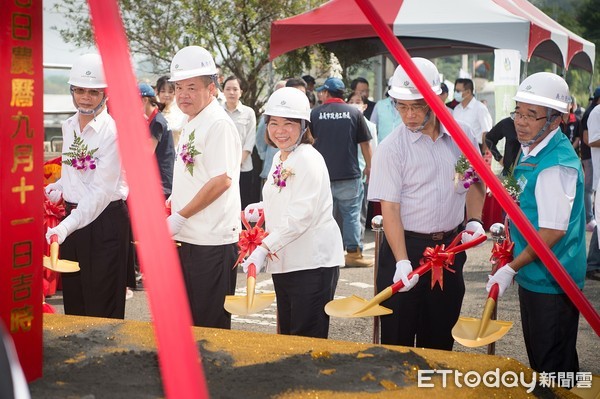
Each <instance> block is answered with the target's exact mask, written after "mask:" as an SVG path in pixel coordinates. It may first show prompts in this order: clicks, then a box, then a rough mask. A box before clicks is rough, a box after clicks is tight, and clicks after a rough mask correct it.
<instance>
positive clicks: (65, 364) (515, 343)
mask: <svg viewBox="0 0 600 399" xmlns="http://www.w3.org/2000/svg"><path fill="white" fill-rule="evenodd" d="M589 238H590V236H589V234H588V237H587V239H588V241H589ZM366 242H367V244H366V248H367V250H366V251H365V252H366V253H372V252H373V245H372V242H373V234H372V233H371V232H369V233H368V234H367V239H366ZM491 246H492V243H491V241H489V240H488V242H487V243H485V244H484V245H482V246H481V247H478V248H475V249H473V250H470V252H469V260H468V262H467V264H466V266H465V273H464V277H465V282H466V286H467V293H466V295H465V299H464V302H463V311H462V314H463V315H465V316H471V317H480V315H481V312H482V310H483V304H484V302H485V296H486V295H485V294H486V293H485V290H484V286H485V281H486V278H487V274H488V273H489V268H490V266H489V256H490V250H491ZM372 282H373V269H372V268H371V269H346V268H345V269H341V275H340V281H339V283H338V288H337V291H336V297H345V296H349V295H358V296H360V297H363V298H366V299H369V298H371V297H372V296H373V284H372ZM257 289H258V290H259V292H261V290H262V291H272V289H273V287H272V281H271V280H270V276H269V275H267V274H261V275H260V276H259V279H258V284H257ZM516 291H517V290H516V287H511V288H510V289H509V290H507V293H506V294H505V295H504V297H503V298H501V300H500V302H499V313H498V318H499V319H500V320H507V321H513V322H514V325H513V327H512V329H511V330H510V331H509V332H508V333H507V334H506V336H505V337H504V338H503V339H501V340H500V341H498V343H497V345H496V355H497V356H496V357H488V356H481V355H470V356H476V357H475V358H469V359H485V361H487V362H491V363H488V364H487V365H485V366H482V367H483V368H484V369H486V370H490V369H491V368H493V367H492V366H490V364H493V365H496V364H498V365H499V364H502V362H505V361H510V362H514V363H511V366H510V367H512V368H514V367H524V366H527V365H528V361H527V355H526V352H525V348H524V344H523V338H522V332H521V326H520V318H519V308H518V296H517V292H516ZM236 293H237V294H239V295H243V294H244V293H245V281H244V275H242V274H239V275H238V290H237V291H236ZM584 294H585V296H586V297H587V298H588V299H589V300H590V302H591V303H592V306H593V307H594V308H595V309H596V311H599V310H600V282H599V281H593V280H586V286H585V289H584ZM49 302H50V303H51V304H53V305H54V306H56V308H57V310H58V312H59V313H62V306H61V305H62V297H61V296H60V293H59V294H58V295H56V296H54V297H53V298H50V299H49ZM275 311H276V309H275V306H274V305H272V306H271V307H270V308H268V309H266V310H265V311H263V312H261V314H258V315H252V316H244V317H238V316H235V317H234V318H233V330H237V331H233V332H229V333H237V334H244V333H247V334H250V336H251V337H255V336H256V337H260V338H256V339H257V340H259V339H266V340H267V341H268V342H269V343H270V344H271V343H273V342H277V341H278V340H280V339H282V338H281V336H278V335H276V334H275V331H276V329H275V328H276V327H275V326H276V321H275ZM90 320H96V319H90ZM126 320H138V321H150V320H151V317H150V313H149V310H148V306H147V293H146V292H145V291H143V290H140V291H135V293H134V297H133V298H132V299H130V300H128V301H127V306H126ZM372 323H373V321H372V319H371V318H355V319H340V318H332V319H331V323H330V340H340V341H345V342H346V343H345V344H342V345H341V346H340V345H339V344H338V347H337V348H340V347H345V351H342V352H346V350H349V351H350V352H349V353H335V352H336V351H332V353H333V355H332V356H330V357H322V358H319V359H315V357H314V356H313V355H311V352H310V351H307V350H300V351H298V353H295V354H293V355H291V356H287V357H285V358H281V359H280V358H277V359H275V358H274V359H271V360H273V361H269V362H259V363H253V364H245V365H240V358H245V357H244V356H238V357H235V356H233V355H232V354H231V353H230V352H229V350H217V349H216V348H215V345H214V344H209V340H207V339H199V340H198V341H197V342H198V348H199V351H200V353H201V356H202V359H203V365H204V369H205V373H206V376H207V380H208V386H209V389H210V393H211V397H213V398H233V397H236V398H239V397H244V398H270V397H279V398H285V397H294V396H293V395H292V394H291V393H290V392H292V391H294V390H295V391H296V392H298V391H300V392H309V393H310V392H312V394H306V395H302V396H298V397H326V398H329V397H348V398H354V397H357V396H360V397H394V398H396V397H422V396H431V391H428V390H423V389H421V390H420V391H414V392H413V391H411V390H406V389H403V390H402V391H390V390H388V388H385V386H384V385H382V383H381V381H389V382H390V384H393V385H391V386H392V387H393V386H396V387H403V388H404V387H406V386H411V385H410V384H411V383H413V385H414V376H413V380H410V378H409V377H410V370H411V369H412V368H413V367H418V368H421V369H423V368H432V367H435V366H437V367H439V366H440V363H445V361H444V360H442V361H439V360H438V361H437V362H432V360H431V358H430V356H427V355H425V356H423V354H422V353H420V352H418V351H414V352H404V353H399V352H397V351H395V350H394V351H390V350H389V349H386V348H385V347H370V346H369V347H368V349H364V348H363V347H361V349H356V350H354V351H352V350H351V349H352V348H354V347H355V345H363V344H358V343H370V342H371V341H372ZM91 324H94V323H91ZM139 324H144V325H146V323H139ZM127 328H129V327H127ZM127 328H125V327H119V326H118V325H114V324H110V325H107V326H100V327H98V328H96V329H95V330H91V331H88V332H86V333H83V332H81V331H80V330H77V329H73V328H71V329H67V330H65V331H62V330H60V331H59V329H57V328H54V327H53V328H52V329H51V330H48V329H46V331H45V347H44V350H45V352H44V356H45V360H44V377H43V378H42V379H40V380H38V381H36V382H34V383H32V384H31V385H30V389H31V392H32V397H33V398H86V399H92V398H104V397H106V398H157V397H162V396H163V395H164V393H163V391H162V385H161V381H160V373H159V369H158V363H157V355H156V351H155V349H154V348H153V336H152V331H151V329H146V330H145V331H146V332H145V333H144V338H143V339H140V338H135V339H134V338H131V337H130V338H128V339H127V340H126V341H127V344H124V343H123V342H122V341H123V339H124V338H123V337H124V336H127V335H128V334H129V332H128V331H124V329H125V330H126V329H127ZM198 330H203V329H198ZM255 332H258V333H260V334H258V335H252V334H254V333H255ZM138 334H139V333H138ZM213 335H214V334H212V335H211V336H213ZM135 336H136V337H138V335H135ZM244 337H245V336H244ZM285 338H287V339H290V337H285ZM292 338H296V337H292ZM132 339H134V340H136V341H137V342H131V341H132ZM230 339H231V338H228V340H230ZM240 340H243V341H246V338H240ZM142 341H143V342H142ZM146 341H147V342H150V344H147V343H145V342H146ZM316 341H319V342H320V341H324V342H328V341H325V340H316ZM237 342H238V343H239V344H236V343H234V344H233V346H241V341H237ZM230 345H231V344H230ZM283 345H284V347H285V345H286V344H285V343H284V344H283ZM310 345H315V344H314V343H313V342H312V341H311V343H310ZM310 345H309V346H310ZM349 348H350V349H349ZM236 350H240V348H236ZM252 350H253V352H251V353H253V354H256V353H257V352H261V351H264V353H263V352H261V355H265V354H266V353H268V352H270V351H276V350H277V349H276V348H275V347H274V346H271V345H267V346H265V347H264V348H262V350H261V351H259V350H256V349H252ZM361 350H368V351H369V352H367V355H369V356H366V357H364V358H361V359H360V361H357V359H356V356H357V352H359V351H361ZM454 350H455V351H456V352H467V353H469V354H485V353H486V352H487V348H486V347H482V348H474V349H470V348H465V347H462V346H460V345H459V344H455V347H454ZM284 351H285V350H284ZM434 352H438V353H441V355H439V356H440V358H441V359H454V358H455V356H454V355H453V353H452V352H442V351H434ZM578 352H579V358H580V368H581V370H582V371H589V372H592V373H594V374H596V375H600V361H599V360H598V353H600V339H599V338H598V336H597V335H596V334H595V332H594V331H593V330H592V329H591V327H590V326H589V324H588V323H587V321H586V320H585V319H584V318H583V317H581V318H580V329H579V336H578ZM371 355H372V356H371ZM252 356H253V355H251V356H250V357H252ZM65 359H66V360H65ZM363 359H364V360H363ZM511 359H515V360H516V361H518V362H520V364H519V363H517V362H515V361H514V360H511ZM477 361H480V360H477ZM473 362H474V363H473V364H475V363H476V361H473ZM446 363H447V364H448V366H449V367H454V366H452V364H451V362H450V361H449V360H448V362H446ZM391 365H393V366H391ZM515 365H517V366H515ZM494 367H495V366H494ZM322 370H326V371H327V370H335V372H334V373H332V374H331V375H329V376H328V377H327V378H325V377H324V374H321V371H322ZM369 372H371V373H372V374H373V375H375V376H376V378H375V381H374V382H373V384H370V385H369V384H368V383H366V382H365V381H362V377H364V376H365V375H367V374H368V373H369ZM315 375H316V376H317V378H314V376H315ZM309 376H312V377H311V378H309ZM368 379H369V378H368V377H367V380H368ZM411 381H412V382H411ZM257 387H260V389H258V388H257ZM286 387H287V390H289V391H290V392H287V390H286ZM335 387H338V388H337V389H338V391H340V392H342V393H343V394H344V395H347V396H337V395H333V393H331V392H332V391H329V390H331V389H335ZM323 390H327V392H330V393H329V394H327V395H322V394H321V395H320V396H319V394H318V392H321V393H322V392H323ZM286 392H287V394H286ZM340 392H338V394H342V393H340ZM400 392H403V394H402V395H400ZM411 392H412V393H411ZM428 392H429V393H428ZM409 393H411V394H409ZM471 394H473V396H472V397H489V396H492V395H493V396H497V397H507V395H504V394H500V393H499V392H493V393H492V392H488V394H490V395H489V396H488V395H483V396H482V395H481V392H477V391H473V390H454V391H452V390H450V391H445V392H444V394H443V396H444V397H456V396H461V397H469V396H470V395H471ZM498 394H500V395H499V396H498ZM286 395H288V396H286ZM371 395H372V396H371ZM404 395H408V396H404ZM509 395H510V396H512V397H519V395H516V394H515V393H512V392H511V393H509ZM531 395H532V396H534V397H557V396H561V397H568V394H565V393H564V392H563V393H560V392H557V391H550V390H539V389H537V390H536V391H534V392H533V393H532V394H531ZM564 395H567V396H564ZM433 396H436V395H433ZM525 396H527V395H525ZM525 396H523V397H525Z"/></svg>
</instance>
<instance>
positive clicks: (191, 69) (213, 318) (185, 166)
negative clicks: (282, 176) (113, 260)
mask: <svg viewBox="0 0 600 399" xmlns="http://www.w3.org/2000/svg"><path fill="white" fill-rule="evenodd" d="M216 74H217V69H216V67H215V62H214V60H213V57H212V56H211V55H210V53H209V52H208V51H207V50H205V49H203V48H202V47H198V46H188V47H185V48H183V49H181V50H179V51H178V52H177V54H175V56H174V57H173V61H172V62H171V81H174V82H175V98H176V100H177V105H178V106H179V108H180V109H181V111H183V113H184V114H186V115H187V116H188V122H187V124H186V125H185V126H184V127H183V130H182V132H181V138H180V140H179V146H178V149H177V157H176V158H175V168H174V171H173V193H172V194H171V212H172V213H171V216H169V218H168V219H167V222H168V224H169V228H170V230H171V233H172V235H173V238H174V239H175V240H176V241H177V242H179V243H181V246H180V247H178V252H179V259H180V260H181V266H182V271H183V277H184V281H185V285H186V289H187V294H188V300H189V302H190V307H191V310H192V318H193V320H194V325H195V326H201V327H215V328H231V315H230V314H229V313H227V312H226V311H225V309H224V308H223V303H224V302H225V296H226V295H233V294H234V292H235V283H236V269H235V268H234V265H235V261H236V259H237V241H238V238H239V233H240V227H241V222H240V211H241V204H240V190H239V178H240V160H241V159H242V145H241V143H240V137H239V134H238V131H237V129H236V127H235V124H234V123H233V121H232V120H231V118H230V117H229V116H227V113H226V112H225V110H224V109H223V107H222V106H221V105H220V104H219V102H218V101H217V99H216V98H215V96H214V95H215V93H216V90H217V83H216V82H217V80H216V79H217V75H216Z"/></svg>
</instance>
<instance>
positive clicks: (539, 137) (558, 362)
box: [486, 72, 586, 373]
mask: <svg viewBox="0 0 600 399" xmlns="http://www.w3.org/2000/svg"><path fill="white" fill-rule="evenodd" d="M514 100H515V101H516V107H515V111H514V112H513V113H512V114H511V116H512V118H513V120H514V123H515V129H516V131H517V138H518V140H519V142H520V143H521V149H522V154H521V156H520V158H519V160H518V163H517V164H516V166H515V169H514V177H515V178H516V180H517V182H518V183H519V186H520V187H521V190H522V191H521V194H520V196H519V206H520V208H521V210H522V211H523V213H524V214H525V216H527V218H528V219H529V221H530V222H531V223H532V224H533V226H534V227H535V229H536V230H537V231H538V233H539V235H540V236H541V238H542V239H543V240H544V242H546V244H548V246H549V247H550V248H551V249H552V252H553V253H554V254H555V255H556V257H557V258H558V260H559V261H560V263H561V264H562V265H563V267H564V268H565V269H566V271H567V272H568V273H569V275H570V276H571V278H572V279H573V280H574V281H575V283H576V284H577V286H578V287H579V288H580V289H583V282H584V279H585V267H586V257H585V210H584V205H583V191H584V187H583V172H582V168H581V161H580V160H579V158H578V157H577V154H576V153H575V151H574V150H573V146H572V145H571V143H570V142H569V140H568V139H567V137H566V136H565V135H564V134H562V132H561V131H560V128H559V124H560V122H561V118H562V116H563V114H566V113H568V112H569V111H568V110H569V103H570V95H569V87H568V86H567V83H566V82H565V81H564V79H562V78H561V77H560V76H558V75H555V74H553V73H548V72H540V73H536V74H533V75H531V76H529V77H528V78H526V79H525V80H524V81H523V83H521V85H520V86H519V89H518V91H517V94H516V95H515V97H514ZM510 233H511V237H512V239H513V240H514V242H515V249H514V255H515V258H514V260H513V261H512V262H511V263H510V264H509V265H506V267H502V268H500V269H499V270H498V272H496V274H495V275H494V276H492V277H490V280H489V282H488V283H487V286H486V289H487V291H488V292H489V291H490V288H491V287H492V285H493V284H495V283H497V284H498V285H499V288H500V291H499V292H500V295H502V294H503V293H504V291H505V290H506V288H507V287H508V286H509V285H510V284H511V282H512V280H513V277H514V279H515V280H516V281H517V283H518V284H519V303H520V308H521V322H522V325H523V335H524V338H525V346H526V348H527V355H528V357H529V363H530V366H531V368H532V369H534V370H536V371H538V372H548V373H550V372H577V371H579V362H578V359H577V349H576V342H577V327H578V321H579V311H578V310H577V308H576V307H575V305H573V303H572V302H571V301H570V299H569V298H568V296H567V295H566V294H565V293H564V291H563V290H562V288H561V287H560V286H559V284H558V283H557V282H556V280H555V279H554V278H553V277H552V275H551V274H550V273H549V271H548V270H547V269H546V267H545V266H544V264H543V263H542V262H541V261H540V260H539V258H538V256H537V255H536V253H535V252H534V250H533V249H532V248H531V246H530V245H528V244H527V242H526V241H525V239H524V238H523V235H522V234H521V232H519V230H518V229H516V228H511V231H510Z"/></svg>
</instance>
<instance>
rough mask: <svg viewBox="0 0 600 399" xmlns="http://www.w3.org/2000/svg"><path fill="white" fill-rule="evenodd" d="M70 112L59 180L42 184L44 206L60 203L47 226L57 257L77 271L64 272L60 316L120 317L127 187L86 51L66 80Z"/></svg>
mask: <svg viewBox="0 0 600 399" xmlns="http://www.w3.org/2000/svg"><path fill="white" fill-rule="evenodd" d="M69 84H70V85H71V95H72V96H73V103H74V104H75V107H76V108H77V113H76V114H75V115H73V116H72V117H70V118H69V119H67V120H66V121H65V123H64V124H63V126H62V136H63V155H62V163H63V167H62V171H61V178H60V179H59V180H58V181H56V183H53V184H49V185H48V186H46V192H47V193H48V197H49V198H50V200H51V201H53V202H57V201H60V198H61V196H62V198H63V199H64V200H65V205H66V206H65V208H66V215H67V217H66V218H65V219H64V220H63V221H62V222H61V223H60V224H59V225H58V226H56V227H54V228H52V229H48V231H47V233H46V239H47V240H48V243H50V238H51V237H52V235H54V234H56V235H57V236H58V243H59V244H62V246H61V252H60V255H61V257H62V258H63V259H68V260H73V261H77V262H79V267H80V269H81V270H80V271H79V272H76V273H63V275H62V285H63V295H64V306H65V313H66V314H69V315H81V316H95V317H110V318H119V319H123V318H124V317H125V288H126V271H127V256H128V250H129V242H130V236H129V213H128V211H127V206H126V205H125V200H126V199H127V195H128V193H129V190H128V188H127V185H126V183H125V180H124V175H123V173H122V171H121V159H120V157H119V149H118V146H117V129H116V125H115V121H114V120H113V119H112V117H111V116H110V115H109V114H108V112H107V111H106V92H105V89H106V81H105V80H104V71H103V69H102V59H101V58H100V56H99V55H97V54H85V55H82V56H81V57H79V58H78V59H77V61H76V62H75V63H74V64H73V68H71V73H70V75H69Z"/></svg>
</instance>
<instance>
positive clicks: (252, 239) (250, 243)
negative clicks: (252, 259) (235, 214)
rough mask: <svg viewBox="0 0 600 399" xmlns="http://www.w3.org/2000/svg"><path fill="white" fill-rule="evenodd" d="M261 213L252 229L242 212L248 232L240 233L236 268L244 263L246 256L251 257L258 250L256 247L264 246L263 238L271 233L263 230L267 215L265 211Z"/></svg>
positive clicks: (243, 222)
mask: <svg viewBox="0 0 600 399" xmlns="http://www.w3.org/2000/svg"><path fill="white" fill-rule="evenodd" d="M259 212H260V217H259V218H258V221H257V222H256V224H255V225H254V227H251V226H250V223H248V221H247V220H246V216H245V215H244V212H243V211H242V224H243V225H244V227H245V228H246V230H242V232H240V239H239V241H238V248H239V256H238V258H237V261H236V262H235V264H234V265H233V267H236V266H237V265H238V264H240V263H242V261H243V260H244V258H245V257H246V256H248V255H250V254H251V253H252V252H253V251H254V250H255V249H256V247H258V246H260V244H262V240H263V238H265V237H266V236H268V235H269V233H267V232H266V231H265V230H264V229H263V228H262V225H263V223H264V222H265V214H264V212H263V211H259Z"/></svg>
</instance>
